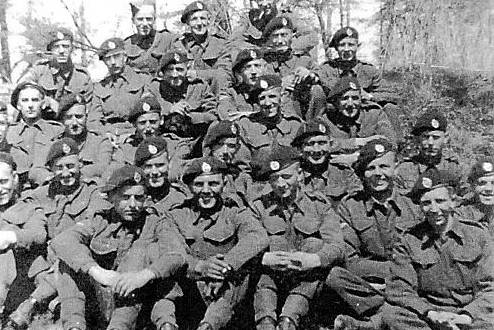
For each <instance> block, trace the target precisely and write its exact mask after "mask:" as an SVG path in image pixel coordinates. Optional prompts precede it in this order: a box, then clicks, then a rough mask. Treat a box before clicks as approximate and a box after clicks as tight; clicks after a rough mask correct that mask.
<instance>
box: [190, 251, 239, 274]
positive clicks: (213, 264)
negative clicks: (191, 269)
mask: <svg viewBox="0 0 494 330" xmlns="http://www.w3.org/2000/svg"><path fill="white" fill-rule="evenodd" d="M231 270H232V267H231V266H230V265H229V264H228V263H227V262H225V261H224V260H223V256H222V255H220V254H218V255H216V256H214V257H209V258H208V259H206V260H200V261H199V262H198V263H197V265H196V268H195V271H196V272H197V273H199V274H201V276H202V277H208V278H210V279H213V280H218V281H223V280H224V279H225V275H226V274H227V273H228V272H229V271H231Z"/></svg>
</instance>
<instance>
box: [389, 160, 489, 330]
mask: <svg viewBox="0 0 494 330" xmlns="http://www.w3.org/2000/svg"><path fill="white" fill-rule="evenodd" d="M457 184H458V178H457V177H455V176H454V175H453V174H452V173H448V172H446V171H442V170H438V169H436V168H431V169H429V170H427V171H426V172H424V173H423V174H422V175H421V176H420V177H419V179H418V180H417V183H416V185H415V186H414V187H413V189H412V192H411V196H412V198H413V199H414V200H415V201H416V202H417V203H420V208H421V209H422V212H423V214H424V218H423V221H422V222H421V223H419V224H417V225H415V226H414V227H412V228H410V229H409V230H408V231H407V232H406V233H405V234H404V236H403V237H402V239H401V240H400V242H399V243H398V244H397V245H396V246H395V249H394V251H393V259H392V260H393V262H392V264H391V276H390V281H389V284H388V285H387V287H386V295H387V298H388V301H389V303H390V304H389V305H385V308H384V312H383V320H384V324H385V325H386V326H388V327H389V329H392V330H394V329H463V328H465V329H485V330H487V329H492V325H493V324H494V316H493V314H492V306H494V298H493V296H492V288H493V277H492V270H493V269H494V258H493V249H492V245H491V244H492V239H491V238H489V234H488V232H487V231H486V230H485V229H484V228H482V226H481V225H480V224H479V223H478V222H474V221H467V220H462V219H460V218H459V216H458V214H457V212H456V201H455V199H456V196H455V187H456V186H457Z"/></svg>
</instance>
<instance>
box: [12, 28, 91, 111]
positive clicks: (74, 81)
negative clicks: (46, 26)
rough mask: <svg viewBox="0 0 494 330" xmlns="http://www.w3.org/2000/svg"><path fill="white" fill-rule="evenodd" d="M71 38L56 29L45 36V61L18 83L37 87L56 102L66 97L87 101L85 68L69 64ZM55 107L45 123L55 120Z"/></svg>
mask: <svg viewBox="0 0 494 330" xmlns="http://www.w3.org/2000/svg"><path fill="white" fill-rule="evenodd" d="M73 42H74V36H73V34H72V32H70V31H69V30H67V29H65V28H57V29H55V30H52V31H50V32H49V34H48V44H47V45H46V50H47V51H48V52H50V56H49V59H47V60H44V61H41V62H40V63H38V64H36V65H34V66H33V67H32V68H30V69H29V71H28V72H27V73H26V75H24V76H23V77H21V79H20V82H25V81H31V82H35V83H36V84H38V85H40V86H41V87H43V88H44V90H45V91H46V96H48V97H50V98H52V99H54V100H56V101H59V100H60V98H61V97H62V96H64V95H67V94H72V93H76V94H80V95H81V96H82V97H83V98H84V99H85V100H86V101H90V100H91V97H92V93H93V83H92V81H91V77H90V76H89V73H88V72H87V71H86V69H85V68H83V67H82V66H79V65H76V64H74V63H72V58H71V55H72V51H73V49H74V45H73ZM56 110H57V109H56V107H53V108H51V111H52V113H51V114H47V115H48V116H49V117H47V118H46V119H54V118H56V117H57V116H56V115H57V114H58V113H57V111H56Z"/></svg>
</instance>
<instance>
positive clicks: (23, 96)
mask: <svg viewBox="0 0 494 330" xmlns="http://www.w3.org/2000/svg"><path fill="white" fill-rule="evenodd" d="M45 95H46V94H45V90H44V89H43V88H42V87H41V86H39V85H36V84H34V83H31V82H25V83H21V84H19V85H17V87H16V88H15V89H14V91H13V92H12V96H11V100H10V103H11V104H12V105H13V106H14V107H16V108H17V109H18V110H19V111H20V114H21V119H20V121H19V122H17V123H15V124H14V125H12V126H10V127H9V130H8V131H7V143H9V144H11V145H12V148H11V150H10V153H11V154H12V157H13V158H14V160H15V162H16V164H17V166H18V168H17V173H18V175H19V188H20V189H21V190H25V189H33V188H35V187H36V186H37V185H39V184H42V183H43V182H44V180H45V179H46V178H45V177H44V176H43V175H42V176H37V175H36V173H35V172H34V173H30V172H29V171H30V170H31V169H32V168H33V166H34V165H41V166H43V163H44V160H45V157H46V154H47V153H48V149H49V148H50V145H51V143H52V142H53V141H54V140H56V139H57V138H59V137H60V136H61V135H62V133H63V131H64V126H63V125H62V124H60V123H58V122H55V121H51V120H45V119H42V118H41V111H42V108H43V106H44V104H45V101H44V99H45Z"/></svg>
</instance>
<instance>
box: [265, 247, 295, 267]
mask: <svg viewBox="0 0 494 330" xmlns="http://www.w3.org/2000/svg"><path fill="white" fill-rule="evenodd" d="M262 264H263V266H266V267H269V268H271V269H274V270H277V271H288V270H296V271H300V270H301V264H300V261H298V260H296V259H295V258H294V257H293V255H292V253H291V252H285V251H274V252H266V253H264V256H263V257H262Z"/></svg>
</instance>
